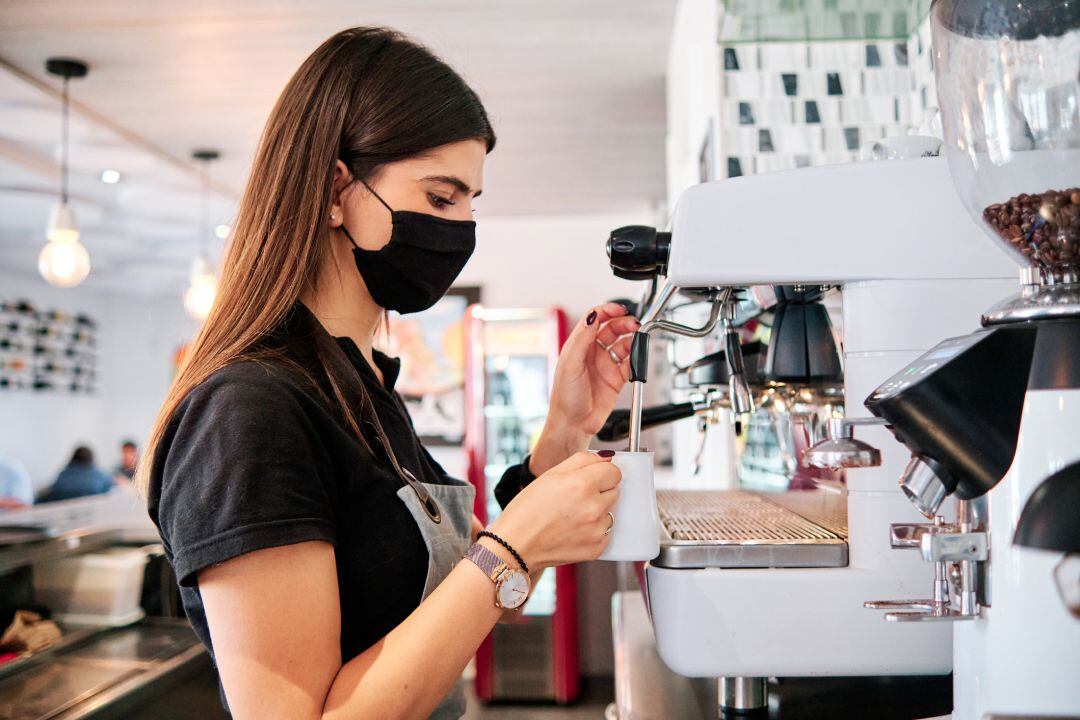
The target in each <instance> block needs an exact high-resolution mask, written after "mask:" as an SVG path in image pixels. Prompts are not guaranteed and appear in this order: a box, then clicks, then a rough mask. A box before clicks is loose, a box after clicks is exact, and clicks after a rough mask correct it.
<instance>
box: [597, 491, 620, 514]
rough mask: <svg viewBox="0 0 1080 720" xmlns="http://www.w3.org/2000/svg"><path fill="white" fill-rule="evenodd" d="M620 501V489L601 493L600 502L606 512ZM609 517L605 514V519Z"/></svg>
mask: <svg viewBox="0 0 1080 720" xmlns="http://www.w3.org/2000/svg"><path fill="white" fill-rule="evenodd" d="M618 500H619V488H617V487H613V488H611V489H610V490H607V491H606V492H602V493H600V502H602V503H604V510H606V511H610V510H611V508H613V507H615V503H616V502H618ZM606 517H607V515H606V513H605V518H606Z"/></svg>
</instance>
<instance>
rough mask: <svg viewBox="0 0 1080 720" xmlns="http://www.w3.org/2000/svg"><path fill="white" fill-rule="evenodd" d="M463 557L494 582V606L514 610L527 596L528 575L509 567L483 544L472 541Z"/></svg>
mask: <svg viewBox="0 0 1080 720" xmlns="http://www.w3.org/2000/svg"><path fill="white" fill-rule="evenodd" d="M465 557H466V558H468V559H469V560H472V561H473V563H475V564H476V566H477V567H478V568H480V569H481V570H483V571H484V574H485V575H487V576H488V578H490V580H491V582H493V583H495V607H497V608H502V609H504V610H516V609H517V608H519V607H521V606H522V605H524V604H525V601H526V600H527V599H528V598H529V590H530V589H531V588H530V582H529V576H528V575H526V574H525V573H523V572H522V571H521V570H518V569H516V568H511V567H510V566H509V565H507V564H506V563H505V562H503V559H502V558H501V557H499V556H498V555H496V554H495V553H493V552H491V551H490V550H488V549H487V548H486V547H484V546H483V545H479V544H477V543H473V545H472V547H470V548H469V552H468V553H466V554H465Z"/></svg>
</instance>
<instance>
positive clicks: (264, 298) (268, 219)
mask: <svg viewBox="0 0 1080 720" xmlns="http://www.w3.org/2000/svg"><path fill="white" fill-rule="evenodd" d="M473 139H478V140H483V141H484V142H485V143H486V145H487V149H488V151H489V152H490V151H491V149H492V148H494V146H495V133H494V131H493V130H492V127H491V123H490V122H489V120H488V117H487V113H486V112H485V110H484V107H483V105H482V104H481V102H480V100H479V98H478V97H477V95H476V93H475V92H473V90H472V89H471V88H470V87H469V86H468V85H467V84H466V83H465V81H464V80H463V79H462V78H461V77H460V76H459V75H458V74H457V73H456V72H454V70H453V69H452V68H450V67H449V66H448V65H446V64H445V63H444V62H442V61H441V60H440V59H439V58H437V57H435V55H433V54H432V53H431V52H430V51H429V50H428V49H427V48H425V47H423V46H421V45H419V44H417V43H416V42H414V41H412V40H410V39H409V38H407V37H405V36H404V35H402V34H400V33H398V32H395V31H393V30H389V29H387V28H377V27H357V28H350V29H348V30H343V31H341V32H339V33H337V34H336V35H334V36H332V37H331V38H330V39H328V40H327V41H326V42H324V43H323V44H322V45H321V46H320V47H319V48H318V49H317V50H316V51H315V52H314V53H312V54H311V56H310V57H308V58H307V60H305V61H304V63H303V64H302V65H301V66H300V68H299V69H298V70H297V71H296V74H295V75H293V77H292V79H290V80H289V83H288V85H286V86H285V89H284V90H283V91H282V93H281V96H280V97H279V98H278V101H277V103H276V105H275V106H274V109H273V111H272V112H271V113H270V117H269V119H268V120H267V122H266V128H265V129H264V130H263V134H262V138H261V140H260V142H259V149H258V151H257V152H256V154H255V159H254V162H253V163H252V166H251V176H250V178H249V179H248V183H247V187H246V189H245V190H244V196H243V199H242V200H241V202H240V207H239V210H238V212H237V217H236V222H235V230H234V233H233V236H232V239H231V241H230V243H229V247H228V249H227V251H226V254H225V260H224V263H223V265H222V269H221V280H220V283H219V286H218V295H217V298H216V300H215V302H214V305H213V308H212V309H211V310H210V315H209V317H207V319H206V322H205V324H204V325H203V327H202V329H201V330H200V331H199V332H198V334H197V335H196V336H195V339H194V340H193V341H192V345H191V348H190V350H189V351H188V352H187V353H186V355H185V358H184V360H183V362H182V363H181V365H180V368H179V369H178V372H177V374H176V378H175V379H174V380H173V383H172V386H171V387H170V388H169V392H168V394H167V395H166V397H165V402H164V403H163V404H162V406H161V410H160V411H159V412H158V416H157V419H156V421H155V422H154V427H153V430H152V432H151V435H150V440H149V442H148V443H147V447H146V453H145V456H144V461H143V462H141V463H139V469H138V473H137V475H136V481H135V482H136V486H137V487H138V488H139V489H140V491H142V492H144V493H145V491H146V489H147V486H148V484H149V478H150V474H151V470H152V468H153V466H154V465H155V464H156V463H157V461H158V460H157V458H156V455H157V451H158V446H159V444H160V443H161V440H162V436H163V434H164V433H165V430H166V427H167V426H168V424H169V420H170V419H171V418H172V416H173V413H174V412H175V411H176V409H177V407H178V406H179V405H180V404H181V403H182V402H183V401H184V399H185V398H186V397H187V396H188V394H189V393H190V392H191V391H192V390H193V389H194V388H195V387H196V386H198V385H199V384H200V383H202V382H203V381H205V380H206V379H207V378H209V377H210V376H211V375H212V374H213V373H215V372H216V371H218V370H220V369H221V368H223V367H225V366H226V365H228V364H230V363H233V362H236V361H237V360H240V359H245V358H248V357H253V356H257V355H259V353H260V350H259V348H260V346H261V345H262V344H264V342H265V340H266V339H267V338H268V337H270V336H271V335H273V334H274V332H275V330H276V329H278V328H279V326H280V325H281V324H282V322H283V321H284V319H285V318H286V316H287V315H288V313H289V311H290V310H291V309H292V308H293V307H294V306H295V305H296V303H297V302H298V301H299V298H300V296H301V293H303V291H304V290H305V289H306V288H309V287H315V281H316V278H315V275H316V272H317V269H318V268H319V266H320V260H321V259H322V257H323V253H326V252H329V242H328V237H329V233H330V226H329V223H328V213H329V208H330V205H331V203H332V201H333V199H334V198H333V192H334V187H333V178H334V165H335V162H336V161H337V160H339V159H340V160H341V161H342V162H343V163H345V165H346V166H347V167H348V168H349V171H350V172H351V173H352V175H353V177H354V178H357V179H360V180H365V181H366V180H370V179H371V178H372V177H373V176H374V175H375V173H376V172H377V171H378V169H379V167H380V166H381V165H384V164H385V163H390V162H394V161H397V160H403V159H406V158H410V157H415V156H417V155H420V154H422V153H424V152H425V151H428V150H432V149H434V148H437V147H439V146H441V145H446V144H448V143H452V142H458V141H461V140H473ZM335 349H336V348H335ZM314 350H315V354H316V356H317V358H318V363H319V366H320V369H321V372H322V373H323V375H324V377H325V379H326V380H327V381H328V382H327V384H328V385H329V387H330V389H331V394H332V395H333V401H334V403H335V404H336V405H337V406H338V409H339V411H340V413H341V414H342V415H343V417H344V418H345V420H346V421H347V423H348V424H349V426H350V428H351V429H352V431H353V432H354V433H355V434H356V435H357V437H358V439H360V440H361V441H362V442H363V434H362V433H361V431H360V420H359V415H358V413H359V412H362V408H356V407H355V406H354V405H355V403H351V402H350V401H349V400H348V399H347V397H348V396H352V397H355V391H357V388H355V387H352V388H351V389H352V390H353V391H354V392H352V393H346V392H345V390H346V389H349V388H350V384H355V382H354V381H355V378H354V377H349V376H348V374H347V373H343V372H342V367H341V363H340V362H338V360H340V358H333V357H330V356H329V353H330V350H328V349H327V348H326V347H319V346H318V343H316V347H315V348H314ZM360 392H362V390H360ZM365 444H366V443H365Z"/></svg>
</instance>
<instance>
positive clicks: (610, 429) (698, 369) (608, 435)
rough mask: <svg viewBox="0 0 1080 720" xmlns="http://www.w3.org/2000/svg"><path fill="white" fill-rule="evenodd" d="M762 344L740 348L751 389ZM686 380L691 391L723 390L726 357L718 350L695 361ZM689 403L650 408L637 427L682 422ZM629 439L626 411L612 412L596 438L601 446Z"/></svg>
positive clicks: (687, 414) (691, 411)
mask: <svg viewBox="0 0 1080 720" xmlns="http://www.w3.org/2000/svg"><path fill="white" fill-rule="evenodd" d="M762 350H763V346H762V344H761V343H760V342H759V341H757V340H754V341H753V342H749V343H745V344H743V346H742V355H743V357H744V359H745V360H746V365H747V367H748V368H749V369H748V370H747V371H746V380H747V382H749V383H750V384H751V385H754V384H757V383H758V382H760V375H759V374H758V371H757V366H758V358H759V357H761V353H762ZM686 373H687V379H688V381H689V384H690V385H693V386H694V387H723V386H726V385H727V383H728V379H729V378H730V375H729V373H728V364H727V354H726V353H725V352H724V351H723V350H720V351H719V352H714V353H710V354H708V355H705V356H704V357H701V358H699V359H697V360H695V361H694V362H693V363H691V364H690V366H689V367H687V368H686ZM694 412H695V411H694V405H693V404H692V403H688V402H685V403H669V404H667V405H654V406H652V407H647V408H645V409H644V410H642V411H641V427H642V428H643V429H644V428H650V427H655V426H657V425H664V424H666V423H669V422H675V421H676V420H683V419H685V418H688V417H693V415H694ZM629 435H630V411H629V410H626V409H620V410H613V411H612V412H611V414H610V415H608V419H607V420H606V421H604V426H603V427H602V428H600V432H598V433H596V437H597V438H598V439H600V440H602V441H604V442H613V441H615V440H622V439H624V438H626V437H627V436H629Z"/></svg>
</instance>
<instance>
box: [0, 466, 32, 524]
mask: <svg viewBox="0 0 1080 720" xmlns="http://www.w3.org/2000/svg"><path fill="white" fill-rule="evenodd" d="M33 504H34V485H33V483H31V482H30V473H28V472H26V467H25V466H24V465H23V464H22V463H21V462H19V461H18V460H16V459H15V458H13V457H7V456H5V455H0V511H3V510H17V509H19V508H24V507H27V506H29V505H33Z"/></svg>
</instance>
